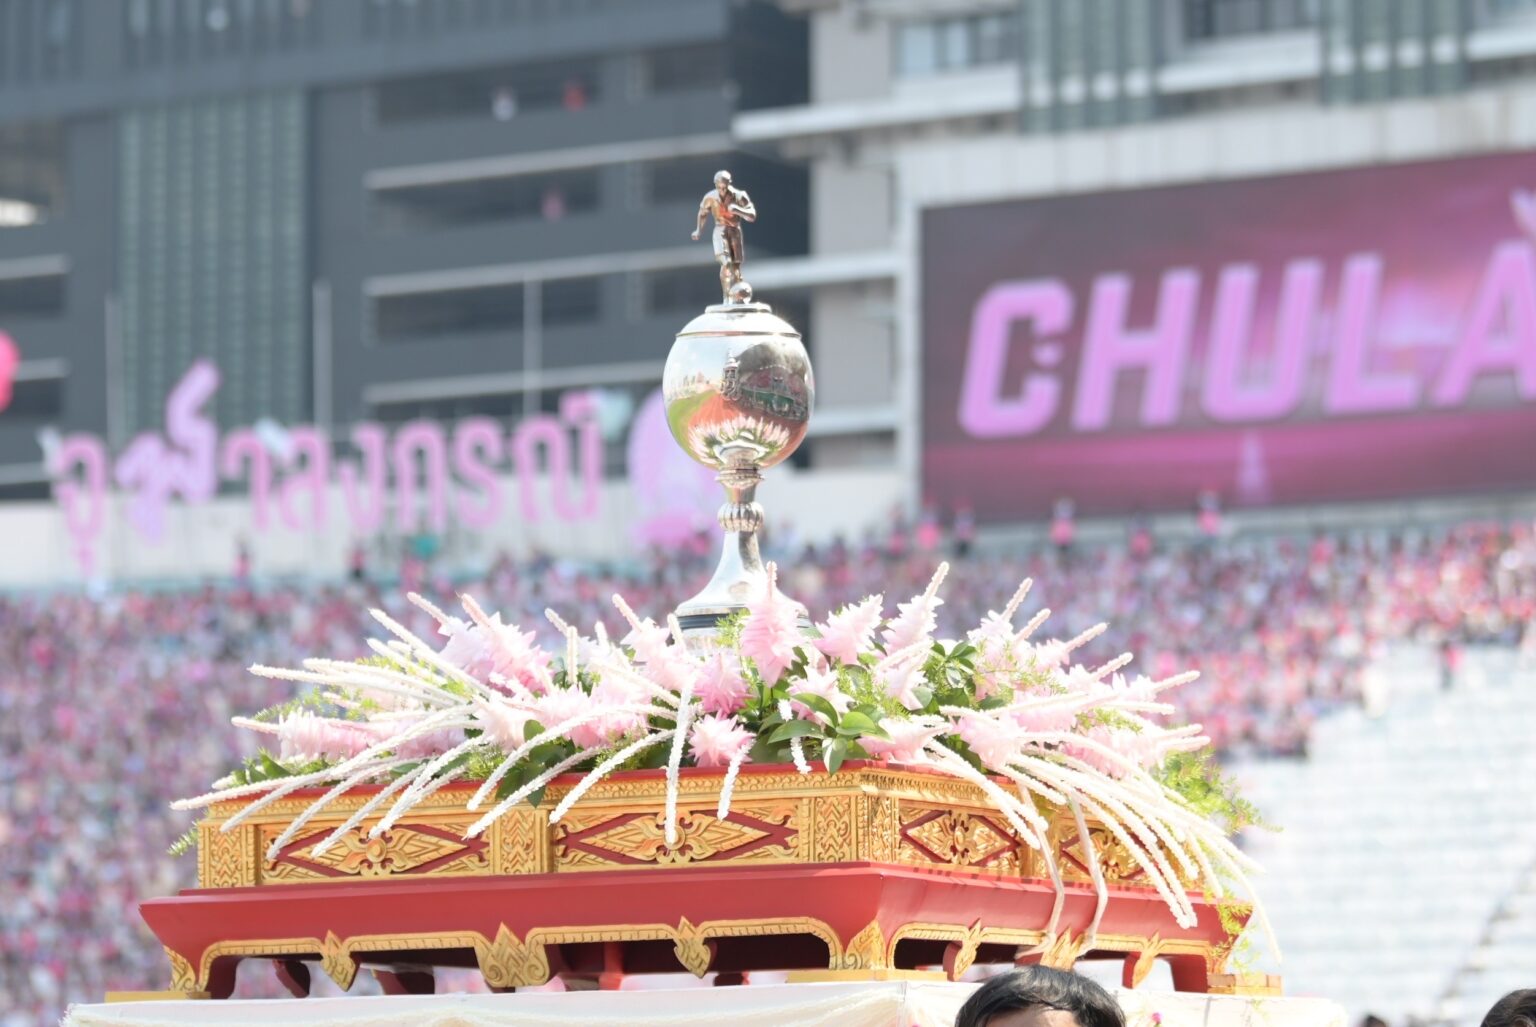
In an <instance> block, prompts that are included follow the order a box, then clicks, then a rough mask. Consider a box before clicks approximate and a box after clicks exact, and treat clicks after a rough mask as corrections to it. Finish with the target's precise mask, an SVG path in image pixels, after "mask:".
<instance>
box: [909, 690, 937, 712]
mask: <svg viewBox="0 0 1536 1027" xmlns="http://www.w3.org/2000/svg"><path fill="white" fill-rule="evenodd" d="M912 698H914V699H916V700H917V701H918V702H920V703H922V704H923V709H925V710H926V709H927V708H928V707H929V705H930V704H932V702H933V689H931V688H929V687H928V686H927V685H918V686H917V687H916V688H914V689H912Z"/></svg>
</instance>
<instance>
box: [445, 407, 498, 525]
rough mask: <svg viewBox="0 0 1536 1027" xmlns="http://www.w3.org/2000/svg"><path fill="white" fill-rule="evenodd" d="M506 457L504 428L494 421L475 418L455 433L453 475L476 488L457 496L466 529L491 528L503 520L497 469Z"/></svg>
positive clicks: (458, 509)
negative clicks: (499, 520)
mask: <svg viewBox="0 0 1536 1027" xmlns="http://www.w3.org/2000/svg"><path fill="white" fill-rule="evenodd" d="M505 456H506V442H505V440H504V439H503V437H502V432H501V425H499V424H497V423H496V422H495V421H493V420H492V419H491V418H489V417H472V418H470V419H469V420H467V421H462V422H460V424H459V426H458V428H456V429H455V430H454V433H453V473H454V475H455V476H456V477H457V478H458V479H459V480H460V481H461V482H464V483H465V484H467V485H470V486H473V487H472V488H461V489H459V490H457V493H456V495H455V506H456V514H457V516H458V519H459V521H460V522H461V523H462V524H464V525H465V526H466V527H469V528H489V527H490V526H491V525H493V524H495V523H496V521H497V520H498V519H500V517H501V507H502V491H501V480H500V479H499V478H498V477H497V475H496V465H497V464H499V463H500V462H501V461H502V459H503V458H505ZM477 493H478V495H477Z"/></svg>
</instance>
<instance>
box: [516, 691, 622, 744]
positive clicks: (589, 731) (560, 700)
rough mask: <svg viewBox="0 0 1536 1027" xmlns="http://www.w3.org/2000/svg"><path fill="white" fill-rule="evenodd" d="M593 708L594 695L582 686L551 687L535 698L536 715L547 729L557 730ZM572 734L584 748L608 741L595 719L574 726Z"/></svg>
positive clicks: (574, 740)
mask: <svg viewBox="0 0 1536 1027" xmlns="http://www.w3.org/2000/svg"><path fill="white" fill-rule="evenodd" d="M591 710H592V698H591V696H589V695H587V693H585V692H583V691H582V690H581V689H579V688H552V689H550V690H549V691H548V692H546V693H545V694H543V695H541V696H539V697H538V698H537V699H536V700H534V704H533V719H534V720H536V721H538V722H539V724H540V725H541V726H542V727H543V728H544V730H545V731H558V730H560V729H561V728H563V727H564V726H565V725H566V724H568V723H570V722H571V721H573V720H575V719H576V718H577V717H580V716H582V715H583V714H585V713H588V712H590V711H591ZM569 738H570V739H571V741H572V742H574V743H576V745H578V746H580V747H581V748H583V749H587V748H590V747H592V746H594V745H602V744H603V742H604V741H606V739H605V738H604V737H603V731H602V728H601V725H600V724H599V722H598V721H596V720H589V721H587V723H585V724H583V725H581V726H580V727H578V728H576V729H574V730H572V731H571V732H569Z"/></svg>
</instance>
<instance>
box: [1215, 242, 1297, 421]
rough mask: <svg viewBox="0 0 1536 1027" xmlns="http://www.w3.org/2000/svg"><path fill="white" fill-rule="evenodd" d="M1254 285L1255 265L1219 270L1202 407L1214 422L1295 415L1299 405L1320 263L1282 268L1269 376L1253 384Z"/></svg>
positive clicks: (1256, 288)
mask: <svg viewBox="0 0 1536 1027" xmlns="http://www.w3.org/2000/svg"><path fill="white" fill-rule="evenodd" d="M1258 284H1259V272H1258V269H1257V268H1256V267H1254V266H1253V265H1252V264H1235V265H1231V266H1229V267H1227V268H1225V269H1223V271H1222V273H1221V280H1220V282H1219V283H1218V284H1217V286H1216V308H1215V312H1214V314H1213V315H1212V318H1211V342H1210V350H1209V352H1208V353H1207V354H1206V358H1205V382H1204V386H1203V388H1202V389H1201V406H1202V407H1203V408H1204V410H1205V412H1206V414H1208V415H1209V416H1210V417H1211V418H1212V419H1213V420H1216V421H1226V422H1233V423H1239V424H1241V423H1248V422H1253V421H1266V420H1272V419H1274V418H1277V417H1284V416H1285V415H1287V414H1289V413H1291V412H1293V411H1294V410H1295V409H1296V405H1297V403H1299V402H1300V401H1301V393H1302V388H1303V386H1304V385H1305V381H1306V368H1307V357H1308V355H1309V343H1310V342H1311V340H1312V331H1313V328H1314V326H1315V325H1316V322H1317V309H1318V300H1319V297H1320V295H1321V293H1322V284H1323V265H1322V264H1321V263H1320V262H1319V261H1316V260H1294V261H1291V263H1289V264H1287V265H1286V268H1285V279H1284V282H1283V284H1282V285H1281V288H1280V308H1279V311H1278V313H1277V314H1276V317H1275V334H1274V339H1273V346H1272V348H1271V358H1270V361H1269V373H1268V374H1267V375H1266V376H1265V377H1264V379H1263V380H1262V381H1257V382H1255V381H1253V380H1252V378H1251V373H1250V364H1251V362H1252V360H1253V357H1252V351H1253V340H1254V323H1253V322H1254V307H1255V305H1256V298H1257V293H1258Z"/></svg>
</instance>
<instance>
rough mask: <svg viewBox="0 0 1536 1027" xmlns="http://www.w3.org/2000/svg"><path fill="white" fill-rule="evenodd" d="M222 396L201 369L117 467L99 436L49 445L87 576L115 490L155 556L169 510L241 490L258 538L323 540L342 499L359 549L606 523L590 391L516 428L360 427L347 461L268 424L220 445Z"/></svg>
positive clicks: (477, 423) (320, 435) (326, 439)
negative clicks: (512, 521) (516, 523)
mask: <svg viewBox="0 0 1536 1027" xmlns="http://www.w3.org/2000/svg"><path fill="white" fill-rule="evenodd" d="M218 388H219V372H218V369H217V368H215V367H214V366H213V365H212V364H211V363H209V362H207V361H198V362H197V363H195V364H193V365H192V367H191V368H190V369H189V370H188V371H187V373H186V374H185V375H184V376H183V377H182V379H181V381H180V382H178V383H177V385H176V387H175V388H174V389H173V390H172V391H171V394H170V396H169V397H168V398H167V399H166V404H165V427H164V429H163V430H162V431H158V432H145V433H142V434H140V435H138V436H135V437H134V438H133V439H132V440H131V441H130V442H129V443H128V445H127V446H126V447H124V449H123V450H122V452H121V453H118V454H117V455H116V456H115V457H114V456H113V455H112V454H111V453H110V452H109V450H108V447H107V444H106V442H105V441H104V440H103V439H102V438H100V437H99V436H96V435H89V434H83V433H75V434H69V435H64V436H62V437H59V438H57V439H55V440H53V441H52V442H51V443H50V444H48V445H47V446H45V453H44V457H45V461H46V464H47V467H48V473H49V475H50V476H51V478H52V479H53V491H54V496H55V498H56V500H57V501H58V503H59V505H60V507H61V508H62V511H63V514H64V521H65V526H66V527H67V529H68V531H69V534H70V537H71V540H72V543H73V546H74V549H75V553H76V556H77V558H78V560H79V562H80V564H81V566H82V567H83V568H84V569H86V570H87V571H89V570H90V569H91V568H92V567H93V565H94V564H95V561H96V557H97V548H98V545H99V543H100V539H101V535H102V532H103V530H104V529H105V527H106V519H107V516H108V513H109V503H108V496H109V494H110V493H111V491H113V490H114V489H115V490H117V491H120V492H121V493H122V494H123V495H124V496H125V497H126V506H125V516H126V518H127V520H128V521H129V523H130V524H131V526H132V527H133V529H134V530H135V532H136V534H137V535H138V536H139V537H140V538H141V539H142V540H143V541H144V542H146V543H149V544H158V543H162V542H164V541H165V536H166V532H167V512H168V510H169V508H170V505H171V504H172V503H173V502H174V503H180V504H186V505H189V506H198V505H201V504H206V503H208V502H209V501H211V500H212V499H213V498H214V497H215V496H216V495H218V493H219V491H220V487H221V484H223V485H226V486H227V485H229V484H231V483H243V484H244V486H245V489H246V494H247V501H248V502H249V504H250V508H251V524H252V527H253V528H254V530H255V531H257V532H258V533H260V532H264V531H267V530H269V529H271V528H274V527H278V526H281V527H283V528H286V529H288V530H290V531H308V532H320V531H322V530H324V528H325V526H326V524H327V523H328V518H329V517H330V515H331V509H330V507H331V506H332V505H333V503H334V499H335V497H336V496H337V494H338V493H339V496H340V499H341V504H340V505H341V507H342V508H343V509H342V511H341V512H342V513H343V514H344V515H345V517H346V521H347V524H348V526H349V528H350V530H351V532H352V533H353V535H354V536H358V537H367V536H370V535H373V534H375V533H377V532H379V531H382V530H384V529H385V528H386V527H393V528H394V530H396V531H398V532H399V533H401V534H409V533H412V532H416V531H420V530H427V531H431V532H433V533H437V534H441V533H443V532H444V531H445V530H446V529H447V528H448V525H449V523H450V521H454V522H457V523H458V524H461V525H463V526H464V527H466V528H469V529H472V530H473V529H484V528H488V527H490V526H491V525H493V524H495V523H496V522H497V520H498V519H499V518H501V517H502V516H503V515H504V514H507V513H510V514H511V515H513V516H521V517H522V518H524V519H525V520H529V521H538V520H539V519H541V518H542V517H549V516H552V517H554V518H555V519H557V520H559V521H562V522H577V521H583V520H589V519H591V518H593V517H595V516H597V514H598V512H599V505H600V502H601V483H602V476H603V438H602V434H601V426H600V425H599V418H598V404H597V402H596V398H595V396H594V394H593V393H591V392H590V391H585V390H573V391H571V392H567V393H565V394H564V395H562V396H561V401H560V409H559V414H558V415H555V414H538V415H535V416H531V417H525V418H523V419H522V420H521V421H519V422H518V423H517V424H516V425H515V426H511V427H510V428H509V427H508V426H506V425H504V424H502V423H501V422H499V421H497V420H495V419H493V418H489V417H471V418H467V419H465V420H462V421H459V422H457V423H456V424H453V425H451V426H444V425H442V424H439V423H437V422H435V421H428V420H418V421H411V422H408V423H406V424H402V425H399V426H397V427H395V428H393V429H391V428H389V427H386V426H385V425H382V424H377V423H373V422H362V423H359V424H357V425H354V426H353V427H352V428H351V429H350V431H349V432H348V433H347V435H346V438H347V440H349V441H350V443H351V445H352V448H353V449H354V450H355V451H356V456H355V457H351V458H338V457H337V456H336V455H335V450H334V448H333V445H332V438H331V435H330V433H329V432H328V431H326V430H325V429H323V428H319V427H315V426H313V425H306V426H298V427H292V428H284V427H281V426H278V425H276V424H273V423H270V422H269V423H266V424H261V425H256V426H251V427H245V428H239V429H236V430H234V431H231V432H228V433H227V434H222V435H221V433H220V431H219V428H218V425H217V424H216V423H215V422H214V420H213V417H212V415H211V414H210V413H209V412H208V410H207V408H208V405H209V403H210V401H211V400H212V399H213V397H214V395H215V393H216V392H217V391H218ZM509 464H510V467H509V466H508V465H509ZM508 471H510V472H511V473H513V474H515V477H516V482H517V489H516V491H517V497H516V499H517V505H516V508H515V510H509V507H510V505H511V504H510V499H509V497H508V496H507V495H505V494H504V489H503V482H502V478H503V476H504V475H505V474H507V473H508ZM333 486H335V487H334V488H333Z"/></svg>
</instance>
